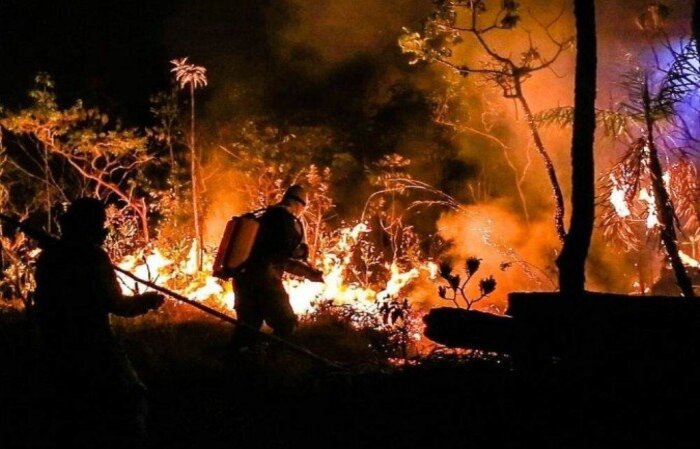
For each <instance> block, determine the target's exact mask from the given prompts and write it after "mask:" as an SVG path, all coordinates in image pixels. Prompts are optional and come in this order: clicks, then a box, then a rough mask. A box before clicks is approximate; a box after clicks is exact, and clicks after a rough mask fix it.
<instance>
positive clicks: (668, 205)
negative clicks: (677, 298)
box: [643, 78, 695, 298]
mask: <svg viewBox="0 0 700 449" xmlns="http://www.w3.org/2000/svg"><path fill="white" fill-rule="evenodd" d="M643 101H644V119H645V122H646V134H647V135H646V140H647V148H648V149H649V171H650V172H651V186H652V189H653V190H654V199H655V203H656V213H657V215H658V217H659V222H660V224H661V241H662V242H663V244H664V247H665V248H666V253H667V254H668V258H669V260H670V261H671V267H672V268H673V272H674V274H675V275H676V282H677V283H678V287H679V288H680V289H681V293H682V294H683V296H685V297H686V298H692V297H694V296H695V295H694V293H693V283H692V281H691V280H690V277H688V273H687V272H686V271H685V266H684V265H683V261H682V260H681V257H680V255H679V254H678V242H677V241H676V227H675V219H674V218H675V212H674V210H673V203H672V202H671V197H670V196H669V194H668V191H667V190H666V186H665V185H664V179H663V171H662V169H661V162H660V161H659V153H658V151H657V149H656V143H655V142H654V119H653V117H652V116H651V98H650V95H649V84H648V82H647V80H646V78H645V79H644V91H643Z"/></svg>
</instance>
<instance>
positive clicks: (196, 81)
mask: <svg viewBox="0 0 700 449" xmlns="http://www.w3.org/2000/svg"><path fill="white" fill-rule="evenodd" d="M187 59H188V57H184V58H181V59H173V60H172V61H170V63H171V64H173V66H174V67H173V68H172V69H171V70H170V71H171V72H174V73H175V80H176V81H177V83H178V85H179V86H180V89H185V88H189V94H190V142H189V147H190V172H191V173H190V175H191V179H192V217H193V220H194V233H195V241H196V242H197V246H198V248H197V269H199V270H201V269H202V250H203V248H204V237H203V234H202V223H201V215H200V210H199V207H200V206H199V199H198V198H197V196H198V194H199V188H198V187H199V183H200V182H201V180H200V177H199V170H198V167H199V158H198V156H197V150H196V145H195V144H196V141H195V97H194V91H195V90H196V89H198V88H200V87H204V86H206V85H207V69H206V68H204V67H202V66H197V65H194V64H189V63H188V62H187Z"/></svg>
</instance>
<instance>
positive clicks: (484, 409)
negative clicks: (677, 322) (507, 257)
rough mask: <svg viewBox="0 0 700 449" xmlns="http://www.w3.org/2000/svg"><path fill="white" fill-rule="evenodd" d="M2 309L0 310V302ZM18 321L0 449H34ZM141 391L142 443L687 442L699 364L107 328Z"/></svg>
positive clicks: (692, 437)
mask: <svg viewBox="0 0 700 449" xmlns="http://www.w3.org/2000/svg"><path fill="white" fill-rule="evenodd" d="M0 311H2V309H0ZM29 328H30V327H29V326H28V325H27V322H26V320H25V319H24V317H23V315H22V314H20V313H19V312H16V311H8V310H5V311H4V312H2V313H0V401H1V402H0V412H1V413H0V448H3V449H5V448H15V447H17V448H21V447H33V444H34V443H32V441H36V439H37V438H36V432H37V431H38V430H37V428H36V426H37V424H36V422H35V421H36V419H35V416H36V412H37V411H36V410H35V409H34V408H33V407H34V405H33V404H34V403H35V402H33V401H32V397H33V394H32V392H33V388H34V386H33V385H32V382H31V379H32V376H31V375H28V373H29V372H30V371H31V370H32V369H36V367H33V365H32V363H33V362H32V360H34V359H33V355H32V352H33V351H34V350H35V348H34V344H33V340H32V338H31V332H29ZM115 329H116V333H117V334H118V336H119V338H120V339H121V340H122V341H123V343H124V346H125V348H126V349H127V352H128V353H129V355H130V357H131V360H132V362H133V364H134V366H135V367H136V369H137V371H138V372H139V374H140V376H141V377H142V380H143V381H144V382H145V383H146V384H147V385H148V388H149V402H150V423H149V429H150V438H151V442H150V446H151V447H152V448H164V449H165V448H194V447H198V448H219V447H221V448H224V447H225V448H256V449H260V448H292V447H294V448H297V447H327V448H374V447H385V448H413V447H416V448H417V447H421V448H438V447H444V448H451V447H475V448H491V447H494V448H495V447H509V448H514V447H539V448H543V447H544V448H548V447H552V448H603V447H611V448H612V447H615V448H621V447H658V448H674V447H698V444H700V436H699V435H698V433H697V431H696V429H697V424H696V423H697V420H698V419H699V418H700V395H699V394H698V393H700V379H699V378H698V377H697V375H696V374H697V372H698V370H697V367H696V365H697V364H698V361H696V360H688V361H687V368H688V369H687V370H681V371H682V372H679V370H674V371H673V372H670V371H667V370H665V369H664V367H631V366H627V365H625V364H624V363H619V364H614V365H613V364H608V363H607V362H606V363H605V364H603V366H596V367H595V368H593V367H591V366H582V365H581V364H577V363H568V362H564V361H556V360H546V361H539V362H532V363H520V362H519V363H514V362H513V361H512V360H510V359H509V358H507V357H500V356H495V355H480V356H472V357H467V358H465V357H451V356H448V355H443V356H439V357H431V358H428V359H425V360H422V361H421V362H420V363H416V364H413V365H408V366H402V367H397V366H391V365H389V364H386V363H381V362H380V361H378V360H377V359H376V358H375V359H372V354H371V352H370V351H367V350H366V348H362V347H359V346H358V345H357V342H356V341H354V340H353V339H352V338H351V337H349V336H348V335H347V332H345V331H343V330H342V329H340V328H335V329H334V328H333V327H332V326H316V327H314V326H308V327H306V328H302V329H301V330H300V332H299V336H298V340H299V341H300V342H301V343H303V344H305V345H308V346H310V347H312V348H313V349H314V350H316V351H318V352H320V353H322V354H324V355H326V356H329V357H330V356H332V355H337V357H336V359H339V360H341V361H343V362H345V363H347V364H348V367H349V369H348V370H347V371H345V370H340V371H339V370H336V369H331V368H328V367H326V366H323V365H319V364H317V363H316V362H312V361H309V360H306V359H303V358H300V356H298V355H296V354H293V353H289V352H287V351H283V350H278V349H275V348H269V349H268V350H267V351H265V352H264V353H262V354H258V355H254V356H251V357H250V358H248V359H243V360H241V359H237V360H231V359H229V358H227V357H226V351H225V347H226V343H227V341H228V338H229V334H230V328H229V327H228V326H227V325H224V324H221V323H217V322H215V321H209V320H206V319H202V320H195V321H192V320H190V321H186V322H184V321H183V322H178V323H167V322H159V323H158V324H153V323H149V322H141V323H136V324H132V325H124V323H122V322H120V323H117V324H116V326H115Z"/></svg>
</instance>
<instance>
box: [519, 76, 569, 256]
mask: <svg viewBox="0 0 700 449" xmlns="http://www.w3.org/2000/svg"><path fill="white" fill-rule="evenodd" d="M515 80H516V83H517V85H516V92H517V94H516V98H517V99H518V101H519V102H520V106H521V107H522V108H523V111H524V112H525V120H526V121H527V126H528V127H529V128H530V134H531V135H532V140H533V141H534V142H535V148H536V149H537V152H538V153H539V155H540V157H541V158H542V161H543V162H544V167H545V170H546V171H547V178H548V179H549V184H550V186H551V187H552V196H553V197H554V228H555V229H556V231H557V237H559V240H560V241H561V242H563V241H564V238H565V237H566V230H565V229H564V195H563V194H562V192H561V185H560V184H559V179H558V178H557V172H556V170H555V169H554V163H553V162H552V158H551V157H550V156H549V153H548V152H547V150H546V149H545V147H544V143H543V142H542V137H541V136H540V132H539V130H538V129H537V124H536V123H535V119H534V118H533V116H532V111H531V110H530V105H529V104H528V102H527V100H526V99H525V96H524V95H523V92H522V88H521V85H520V81H519V78H518V77H515Z"/></svg>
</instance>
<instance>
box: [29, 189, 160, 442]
mask: <svg viewBox="0 0 700 449" xmlns="http://www.w3.org/2000/svg"><path fill="white" fill-rule="evenodd" d="M105 218H106V217H105V209H104V206H103V205H102V203H100V202H99V201H97V200H95V199H91V198H80V199H78V200H76V201H75V202H73V203H72V204H71V205H70V206H69V207H68V210H67V211H66V213H65V214H64V215H63V216H61V217H60V219H59V220H60V221H59V222H60V228H61V238H60V240H58V241H57V242H56V243H54V244H51V245H49V246H48V247H46V248H44V249H43V251H42V253H41V254H40V256H39V258H38V260H37V266H36V292H35V301H36V316H37V324H38V329H39V334H40V338H41V342H42V349H43V355H44V359H45V364H46V366H45V368H46V369H45V372H46V375H47V383H48V384H49V389H48V403H47V406H48V408H49V411H50V412H49V420H50V421H49V422H50V423H51V424H52V426H51V427H52V429H49V430H50V431H51V432H53V435H52V437H53V438H55V439H56V443H57V445H58V444H60V445H62V446H63V445H69V446H66V447H92V448H96V447H127V446H128V447H139V445H141V444H143V442H144V438H145V401H144V392H145V388H144V386H143V384H142V383H141V381H140V380H139V378H138V376H137V375H136V373H135V371H134V370H133V368H132V367H131V364H130V362H129V359H128V358H127V357H126V355H125V353H124V351H123V350H122V348H121V347H120V345H119V344H118V342H117V341H116V340H115V338H114V336H113V334H112V330H111V327H110V321H109V315H110V314H115V315H119V316H124V317H134V316H137V315H141V314H144V313H146V312H148V311H149V310H152V309H155V308H157V307H159V306H160V305H161V304H162V303H163V296H162V295H160V294H157V293H144V294H142V295H135V296H124V295H122V293H121V290H120V288H119V284H118V281H117V278H116V275H115V273H114V270H113V269H112V266H111V261H110V259H109V256H108V255H107V253H106V252H105V251H104V249H102V248H101V245H102V244H103V243H104V240H105V237H106V235H107V230H106V229H105V227H104V225H105Z"/></svg>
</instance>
